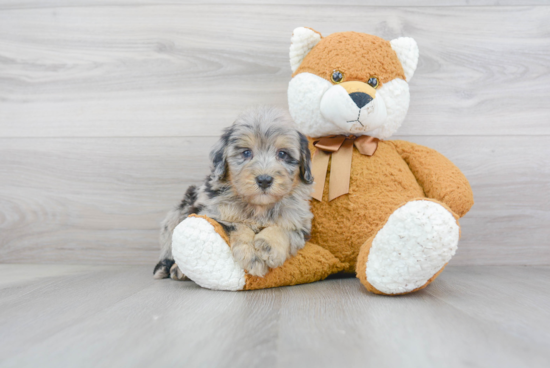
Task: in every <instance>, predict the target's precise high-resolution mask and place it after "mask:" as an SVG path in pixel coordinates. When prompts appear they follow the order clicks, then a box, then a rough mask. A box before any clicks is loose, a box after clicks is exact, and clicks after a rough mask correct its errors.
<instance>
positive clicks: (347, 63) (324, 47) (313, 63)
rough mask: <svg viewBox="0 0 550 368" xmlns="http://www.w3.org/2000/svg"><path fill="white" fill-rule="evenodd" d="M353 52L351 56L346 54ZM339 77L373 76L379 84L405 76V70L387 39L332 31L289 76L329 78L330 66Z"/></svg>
mask: <svg viewBox="0 0 550 368" xmlns="http://www.w3.org/2000/svg"><path fill="white" fill-rule="evenodd" d="M350 55H353V58H350ZM335 69H336V70H339V71H340V72H342V73H343V74H344V80H343V81H348V80H349V81H356V80H359V81H363V82H366V81H367V80H368V79H369V78H370V77H377V78H378V80H379V81H380V83H381V84H384V83H386V82H389V81H391V80H393V79H395V78H401V79H405V71H404V70H403V67H402V66H401V62H400V61H399V58H398V57H397V54H396V53H395V51H394V50H393V49H392V48H391V44H390V42H389V41H386V40H384V39H382V38H380V37H376V36H372V35H368V34H365V33H358V32H342V33H334V34H332V35H329V36H327V37H324V38H323V39H322V42H319V43H318V44H317V45H316V46H315V47H313V48H312V49H311V51H310V52H309V53H308V54H307V56H306V57H305V58H304V60H303V61H302V63H301V64H300V66H299V67H298V69H296V71H295V72H294V74H293V75H292V76H293V77H294V76H296V75H298V74H300V73H312V74H315V75H317V76H319V77H321V78H324V79H326V80H330V77H331V74H332V72H333V71H334V70H335Z"/></svg>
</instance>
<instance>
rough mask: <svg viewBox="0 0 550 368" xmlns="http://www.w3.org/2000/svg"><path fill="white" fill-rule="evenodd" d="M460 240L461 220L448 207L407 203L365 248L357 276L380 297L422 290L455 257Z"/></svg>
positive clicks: (425, 201)
mask: <svg viewBox="0 0 550 368" xmlns="http://www.w3.org/2000/svg"><path fill="white" fill-rule="evenodd" d="M459 237H460V228H459V225H458V219H457V217H456V215H453V214H452V212H451V211H450V210H449V208H448V207H447V206H445V205H443V204H441V203H438V202H437V201H434V200H426V199H423V200H416V201H410V202H407V203H406V204H404V205H403V206H401V207H399V208H398V209H397V210H396V211H394V212H393V213H392V214H391V216H390V217H389V218H388V221H387V222H386V223H385V224H384V226H383V227H382V228H381V229H379V230H378V231H376V235H375V236H373V237H372V238H371V239H369V240H368V241H367V242H366V244H364V245H363V246H362V248H361V251H360V253H359V257H358V261H357V277H358V278H359V279H360V280H361V282H362V283H363V284H365V286H366V287H367V289H368V290H370V291H372V292H375V293H377V294H387V295H389V294H391V295H396V294H404V293H409V292H412V291H416V290H419V289H420V288H422V287H425V286H426V285H427V284H428V282H429V281H430V279H431V278H432V277H433V276H434V275H436V274H438V273H439V272H440V271H442V269H443V268H442V267H441V265H442V264H447V263H448V262H449V261H450V259H451V258H452V257H453V256H454V254H455V252H456V249H457V245H458V239H459Z"/></svg>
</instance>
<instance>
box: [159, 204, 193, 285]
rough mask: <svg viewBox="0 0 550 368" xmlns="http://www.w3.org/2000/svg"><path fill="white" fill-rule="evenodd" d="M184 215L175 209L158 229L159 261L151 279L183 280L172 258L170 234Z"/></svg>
mask: <svg viewBox="0 0 550 368" xmlns="http://www.w3.org/2000/svg"><path fill="white" fill-rule="evenodd" d="M184 218H185V214H184V213H183V212H182V211H181V210H179V209H175V210H172V211H170V212H168V214H167V215H166V218H165V219H164V221H163V222H162V227H161V229H160V239H159V240H160V257H159V258H160V260H159V263H157V265H156V266H155V269H154V271H153V277H154V278H155V279H164V278H166V277H168V276H170V277H171V278H172V279H174V280H185V279H186V277H185V275H184V274H183V273H182V272H181V271H180V270H179V269H178V266H177V265H176V264H175V263H174V257H173V256H172V233H173V232H174V229H175V228H176V226H177V225H178V224H179V223H180V222H182V221H183V219H184Z"/></svg>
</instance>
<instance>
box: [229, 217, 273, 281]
mask: <svg viewBox="0 0 550 368" xmlns="http://www.w3.org/2000/svg"><path fill="white" fill-rule="evenodd" d="M254 235H256V234H254V231H252V230H251V229H250V228H249V227H247V226H244V225H241V226H238V227H237V229H236V230H235V231H233V232H232V233H231V234H230V239H231V251H232V252H233V258H234V259H235V261H236V262H237V263H238V264H239V266H241V267H242V268H244V269H245V270H246V271H248V273H249V274H251V275H253V276H260V277H261V276H264V275H265V274H266V273H267V271H268V267H267V265H266V264H265V262H264V261H263V260H262V259H261V258H260V257H259V256H258V254H257V252H256V248H254Z"/></svg>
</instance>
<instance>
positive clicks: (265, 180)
mask: <svg viewBox="0 0 550 368" xmlns="http://www.w3.org/2000/svg"><path fill="white" fill-rule="evenodd" d="M256 183H257V184H258V186H259V187H260V188H262V189H267V188H269V187H270V186H271V184H273V177H272V176H269V175H259V176H256Z"/></svg>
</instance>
